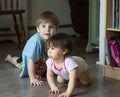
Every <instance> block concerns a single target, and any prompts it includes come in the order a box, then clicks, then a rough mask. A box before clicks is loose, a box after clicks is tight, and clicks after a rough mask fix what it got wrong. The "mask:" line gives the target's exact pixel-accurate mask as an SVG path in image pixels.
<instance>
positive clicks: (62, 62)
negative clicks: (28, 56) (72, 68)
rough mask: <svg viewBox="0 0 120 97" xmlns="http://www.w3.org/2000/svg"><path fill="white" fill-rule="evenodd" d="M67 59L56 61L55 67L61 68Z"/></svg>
mask: <svg viewBox="0 0 120 97" xmlns="http://www.w3.org/2000/svg"><path fill="white" fill-rule="evenodd" d="M64 61H65V58H60V59H59V60H54V63H55V66H56V67H57V68H61V67H62V66H63V64H64Z"/></svg>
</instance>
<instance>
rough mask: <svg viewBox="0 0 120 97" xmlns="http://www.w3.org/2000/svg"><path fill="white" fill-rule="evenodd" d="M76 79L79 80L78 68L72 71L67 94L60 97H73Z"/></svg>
mask: <svg viewBox="0 0 120 97" xmlns="http://www.w3.org/2000/svg"><path fill="white" fill-rule="evenodd" d="M76 79H77V68H75V69H73V70H72V71H70V73H69V82H68V88H67V90H66V92H64V93H62V94H60V95H59V96H58V97H71V96H72V93H73V91H74V88H75V83H76Z"/></svg>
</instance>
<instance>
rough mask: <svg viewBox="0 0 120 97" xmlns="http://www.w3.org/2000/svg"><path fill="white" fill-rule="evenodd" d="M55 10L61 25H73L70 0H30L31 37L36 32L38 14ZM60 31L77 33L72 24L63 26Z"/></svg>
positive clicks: (29, 21)
mask: <svg viewBox="0 0 120 97" xmlns="http://www.w3.org/2000/svg"><path fill="white" fill-rule="evenodd" d="M46 10H50V11H53V12H54V13H55V14H56V15H57V16H58V18H59V20H60V24H61V25H63V26H64V25H72V23H71V17H70V6H69V2H68V0H29V3H28V26H29V28H30V29H29V33H28V36H29V37H30V36H31V35H32V34H34V33H35V29H32V28H35V22H36V18H37V16H38V15H39V14H40V13H42V12H43V11H46ZM59 32H66V33H68V34H76V35H77V33H75V32H74V30H73V27H72V26H69V27H61V28H60V29H59Z"/></svg>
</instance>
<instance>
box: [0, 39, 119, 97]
mask: <svg viewBox="0 0 120 97" xmlns="http://www.w3.org/2000/svg"><path fill="white" fill-rule="evenodd" d="M73 40H74V45H73V52H72V55H78V56H81V57H83V58H84V59H85V60H86V61H87V63H88V64H89V70H90V72H91V74H92V76H93V82H92V85H90V86H87V87H85V86H82V85H80V84H79V83H77V86H76V88H75V91H74V93H73V97H120V81H119V80H115V79H111V78H106V77H103V70H102V66H101V65H96V61H98V52H94V53H91V54H87V53H86V52H85V48H86V43H87V41H86V40H85V39H81V38H80V37H74V38H73ZM22 49H23V46H20V45H19V44H17V43H14V42H11V41H5V42H0V97H57V95H56V94H54V95H49V94H48V91H49V86H48V83H47V81H46V78H43V80H44V84H43V85H42V86H39V87H33V86H30V85H29V79H28V78H19V70H18V69H16V68H15V67H13V66H12V65H10V64H9V63H5V62H4V58H5V56H6V54H8V53H10V54H12V55H18V56H20V55H21V51H22ZM58 85H59V87H61V89H62V91H65V89H66V88H67V84H63V85H61V84H58Z"/></svg>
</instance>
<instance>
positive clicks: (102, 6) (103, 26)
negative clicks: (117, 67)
mask: <svg viewBox="0 0 120 97" xmlns="http://www.w3.org/2000/svg"><path fill="white" fill-rule="evenodd" d="M105 21H106V0H100V30H99V33H100V37H99V61H98V62H97V64H101V65H104V62H105V29H106V23H105Z"/></svg>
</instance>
